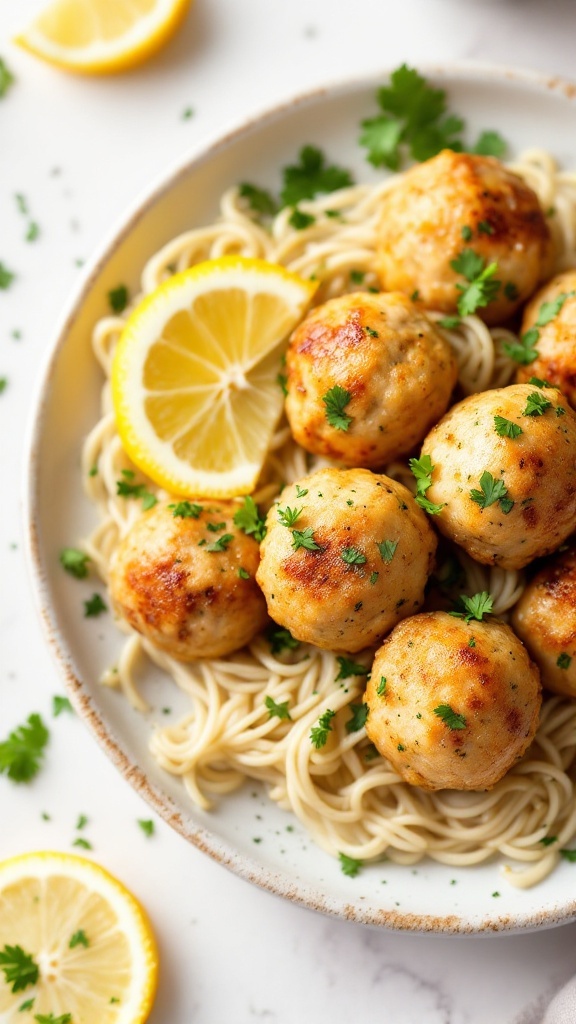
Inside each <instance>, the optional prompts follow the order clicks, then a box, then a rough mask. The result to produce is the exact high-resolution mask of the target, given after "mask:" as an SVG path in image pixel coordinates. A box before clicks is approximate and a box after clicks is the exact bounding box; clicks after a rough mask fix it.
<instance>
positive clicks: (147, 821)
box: [136, 818, 154, 839]
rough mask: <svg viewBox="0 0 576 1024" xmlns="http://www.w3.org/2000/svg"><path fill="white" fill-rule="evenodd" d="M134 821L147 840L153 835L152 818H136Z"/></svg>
mask: <svg viewBox="0 0 576 1024" xmlns="http://www.w3.org/2000/svg"><path fill="white" fill-rule="evenodd" d="M136 820H137V822H138V825H139V826H140V828H141V829H142V831H143V833H144V835H145V836H146V838H147V839H149V838H150V836H153V835H154V822H153V821H152V818H137V819H136Z"/></svg>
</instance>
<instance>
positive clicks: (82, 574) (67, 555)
mask: <svg viewBox="0 0 576 1024" xmlns="http://www.w3.org/2000/svg"><path fill="white" fill-rule="evenodd" d="M89 561H90V559H89V557H88V555H86V554H84V552H83V551H80V550H79V549H78V548H62V551H61V552H60V565H61V566H62V567H63V568H64V569H65V570H66V572H69V573H70V575H71V576H75V577H76V579H77V580H83V579H85V578H86V576H87V575H88V562H89Z"/></svg>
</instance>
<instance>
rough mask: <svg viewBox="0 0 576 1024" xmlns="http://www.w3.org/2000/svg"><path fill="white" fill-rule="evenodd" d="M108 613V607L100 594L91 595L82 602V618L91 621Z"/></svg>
mask: <svg viewBox="0 0 576 1024" xmlns="http://www.w3.org/2000/svg"><path fill="white" fill-rule="evenodd" d="M107 611H108V605H107V604H105V603H104V601H103V600H102V597H101V596H100V594H92V597H90V598H89V599H88V600H87V601H84V618H86V619H92V618H96V616H98V615H101V614H102V612H107Z"/></svg>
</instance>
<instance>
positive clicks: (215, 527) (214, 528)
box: [206, 523, 226, 533]
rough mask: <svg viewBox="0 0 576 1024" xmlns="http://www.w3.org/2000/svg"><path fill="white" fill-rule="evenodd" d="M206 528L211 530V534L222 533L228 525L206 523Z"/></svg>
mask: <svg viewBox="0 0 576 1024" xmlns="http://www.w3.org/2000/svg"><path fill="white" fill-rule="evenodd" d="M206 528H207V529H208V530H210V533H220V531H221V530H225V529H226V523H206Z"/></svg>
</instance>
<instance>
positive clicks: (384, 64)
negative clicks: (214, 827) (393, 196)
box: [0, 0, 576, 1024]
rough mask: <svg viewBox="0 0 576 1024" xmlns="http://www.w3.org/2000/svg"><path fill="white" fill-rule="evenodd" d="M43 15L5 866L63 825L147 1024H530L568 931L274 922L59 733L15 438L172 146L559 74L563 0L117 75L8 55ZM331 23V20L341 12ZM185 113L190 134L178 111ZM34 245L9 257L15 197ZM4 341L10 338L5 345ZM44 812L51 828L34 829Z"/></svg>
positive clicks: (14, 545)
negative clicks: (426, 90) (416, 77)
mask: <svg viewBox="0 0 576 1024" xmlns="http://www.w3.org/2000/svg"><path fill="white" fill-rule="evenodd" d="M37 7H38V3H36V2H35V0H2V4H1V16H0V56H3V57H4V58H5V59H6V61H7V62H8V64H9V66H10V68H11V69H12V70H13V72H14V75H15V77H16V79H17V82H16V84H15V85H14V87H13V88H12V90H11V91H10V93H9V95H8V96H7V97H6V99H5V100H3V101H0V260H3V261H4V262H5V263H7V264H8V265H9V266H10V267H11V268H12V269H14V271H15V272H16V274H17V279H16V280H15V282H14V285H13V287H12V288H10V289H9V290H8V291H5V292H2V293H0V377H5V378H7V380H8V385H7V387H6V389H5V390H4V392H3V393H2V394H1V396H0V438H1V449H0V460H1V466H2V480H3V481H4V483H3V487H2V514H1V517H0V579H1V581H2V584H1V586H0V650H1V652H2V653H1V657H0V738H3V737H4V736H5V735H6V734H7V732H8V731H9V729H10V728H12V727H13V726H14V725H16V724H17V723H19V722H21V721H23V720H24V719H25V718H26V717H27V715H28V714H30V712H31V711H39V712H40V713H42V715H43V716H44V718H45V719H46V720H49V721H50V727H51V732H52V737H51V743H50V747H49V752H48V756H47V759H46V766H45V768H44V769H43V771H42V772H41V773H40V775H39V776H38V777H37V779H36V780H35V781H34V783H33V784H32V785H30V786H15V785H13V784H11V783H10V782H9V781H8V780H7V779H6V778H4V777H0V856H2V857H4V856H9V855H12V854H16V853H19V852H23V851H25V850H31V849H42V848H60V849H70V847H71V842H72V840H73V838H74V826H75V822H76V820H77V817H78V815H79V814H80V813H83V814H86V815H87V816H88V818H89V824H88V826H87V828H86V834H87V836H88V837H89V839H90V841H91V842H92V844H93V847H94V852H93V855H94V857H95V858H96V859H98V860H99V861H100V862H101V863H102V864H104V865H105V866H107V867H108V868H109V869H110V870H111V871H113V872H114V873H116V874H117V875H118V876H119V877H120V878H123V879H125V880H126V881H127V882H128V883H129V885H130V886H131V887H132V888H133V890H134V891H135V893H136V894H137V895H138V896H139V897H140V899H141V900H142V901H143V903H144V904H145V905H146V907H147V909H148V911H149V913H150V916H151V918H152V920H153V922H154V925H155V928H156V931H157V935H158V939H159V943H160V949H161V955H162V970H161V979H160V988H159V993H158V999H157V1002H156V1005H155V1009H154V1011H153V1013H152V1016H151V1018H150V1020H151V1024H220V1022H222V1024H223V1022H225V1021H226V1022H234V1024H245V1022H248V1021H252V1020H262V1021H267V1022H276V1024H295V1022H296V1021H303V1020H310V1021H312V1020H321V1019H324V1020H329V1021H330V1022H331V1024H344V1022H348V1021H350V1020H352V1019H354V1018H357V1019H359V1020H362V1021H365V1022H369V1021H384V1020H386V1021H388V1022H390V1024H486V1022H487V1021H494V1022H498V1024H504V1022H505V1024H538V1022H539V1021H540V1017H541V1009H542V1007H543V1006H544V1005H545V1003H546V1001H547V999H548V998H549V996H550V993H551V992H552V991H553V990H554V989H555V988H556V987H557V986H558V985H559V984H560V983H561V982H562V981H563V980H564V979H565V978H567V977H568V976H569V975H570V974H571V973H572V972H573V971H574V970H575V968H576V956H575V955H574V946H573V945H572V944H573V943H574V942H575V940H576V925H573V926H568V927H564V928H559V929H556V930H553V931H549V932H543V933H539V934H534V935H523V936H505V935H504V936H493V937H481V938H467V937H462V938H448V937H436V936H428V937H420V936H413V935H402V934H392V933H384V932H379V931H375V930H370V929H368V928H364V927H361V926H358V925H354V924H351V923H347V922H344V921H339V920H332V919H328V918H324V917H322V916H320V915H319V914H315V913H313V912H311V911H307V910H304V909H302V908H300V907H297V906H294V905H291V904H290V903H287V902H282V901H281V900H279V899H276V898H273V897H271V896H270V895H268V894H266V893H264V892H261V891H259V890H257V889H255V888H253V887H251V886H249V885H248V884H247V883H245V882H244V881H241V880H240V879H238V878H236V877H235V876H233V875H231V874H229V873H228V872H227V871H225V870H224V869H223V868H221V867H219V866H218V865H217V864H215V863H213V862H212V861H211V860H209V859H208V858H207V857H206V856H204V855H203V854H201V853H200V852H199V851H198V850H196V849H195V848H193V847H190V846H188V845H187V844H186V843H185V842H184V840H182V839H181V838H180V837H179V836H177V835H176V834H175V833H174V832H172V831H171V829H170V828H169V827H168V826H167V825H166V824H164V823H163V822H162V821H159V820H157V821H156V833H155V835H154V837H152V838H151V839H149V840H147V839H146V838H145V837H144V836H143V835H142V833H141V832H140V830H139V829H138V826H137V824H136V819H138V818H143V817H149V816H150V811H149V809H148V808H147V806H145V805H144V804H143V803H142V801H141V800H140V798H139V797H138V796H137V795H136V794H135V793H134V792H133V791H132V790H131V789H130V787H129V786H128V785H127V784H126V783H125V782H124V781H123V780H122V779H121V777H120V776H119V775H118V774H117V772H116V770H115V769H114V768H113V767H112V765H111V763H110V762H109V761H108V760H107V758H106V757H105V755H104V754H103V753H102V751H101V750H100V749H99V747H98V746H97V745H96V743H95V741H94V740H93V738H92V737H91V736H90V735H89V734H88V732H87V731H86V729H85V727H84V726H83V725H82V723H81V722H80V721H79V720H78V719H77V718H75V717H73V716H71V715H61V716H60V717H58V718H56V719H53V718H51V702H52V695H53V694H57V693H62V692H63V686H62V682H61V680H60V679H59V678H58V675H57V671H56V669H55V667H54V664H53V662H52V659H51V656H50V654H49V652H48V650H47V648H46V644H45V641H44V638H43V636H42V634H41V629H40V624H39V621H38V618H37V615H36V611H35V607H34V604H33V598H32V592H31V585H30V581H29V578H28V576H27V572H26V569H25V563H24V554H23V537H22V525H21V522H20V516H21V511H20V492H21V477H22V469H23V467H22V462H23V441H22V439H23V434H24V430H25V425H26V422H27V420H28V417H29V415H30V396H31V394H32V392H33V385H34V383H35V378H36V374H37V370H38V365H39V362H40V361H41V359H42V356H43V352H44V348H45V345H46V342H47V339H48V338H49V337H50V335H51V333H52V329H53V325H54V322H55V320H56V318H57V316H58V314H59V311H60V309H61V307H62V305H63V303H64V301H65V299H66V297H67V295H68V293H69V291H70V290H71V289H72V288H73V287H74V284H75V281H76V279H77V275H78V273H79V271H78V266H77V264H78V261H80V260H86V259H89V258H90V256H91V254H92V253H93V251H94V249H95V248H96V247H97V246H98V245H99V244H100V242H101V240H102V238H103V237H104V235H105V234H107V233H108V232H109V230H110V228H111V226H112V225H113V224H114V222H115V221H116V220H117V218H118V217H119V216H121V214H122V212H123V211H124V209H125V208H126V206H127V205H129V204H130V203H131V202H132V201H133V199H134V196H135V195H137V194H138V193H139V192H140V191H141V190H142V189H143V188H145V187H146V186H147V185H148V184H149V183H150V181H151V180H152V179H153V178H154V177H155V176H157V175H158V174H159V173H160V172H162V171H163V170H164V169H166V168H168V166H169V165H170V164H172V163H173V162H174V161H176V160H178V159H179V158H180V157H181V156H182V155H183V154H184V153H185V152H186V151H187V150H188V149H189V148H191V147H193V146H197V145H199V144H200V143H201V141H202V139H203V138H204V137H206V136H208V135H210V136H212V135H213V134H214V133H215V132H216V131H217V130H219V129H220V127H222V129H224V128H225V127H228V126H229V125H231V124H232V123H234V121H236V120H241V119H243V118H244V117H245V115H247V114H249V113H250V112H253V111H258V110H260V109H262V108H263V107H265V106H267V105H272V104H273V103H274V102H275V101H277V100H279V99H283V98H287V97H288V96H290V94H291V93H293V92H295V91H302V90H304V89H306V88H309V87H313V86H316V85H320V84H322V83H323V82H325V81H327V80H330V81H331V80H333V79H335V78H337V77H346V76H348V75H355V74H369V73H372V72H373V73H378V72H379V71H380V70H382V69H386V68H390V67H393V66H395V65H397V64H399V63H400V62H401V61H402V60H407V61H409V62H413V63H418V62H419V61H427V62H431V63H435V62H442V61H448V60H475V61H481V62H493V63H498V64H501V65H502V64H512V65H515V66H518V67H527V68H530V67H532V68H535V69H539V70H542V71H545V72H547V73H550V74H556V73H559V74H564V75H567V76H570V75H574V64H573V53H574V39H575V34H576V5H575V4H574V2H573V0H547V2H546V3H545V4H544V3H542V2H541V0H523V2H522V0H401V2H400V3H396V2H392V0H354V3H353V4H352V5H344V4H341V5H339V4H337V3H335V2H334V0H291V2H290V3H288V2H286V0H284V2H282V0H241V3H239V2H238V0H211V2H209V0H196V5H195V7H194V8H193V10H192V12H191V14H190V17H189V19H188V21H187V23H186V25H185V27H184V28H183V30H182V31H181V32H180V34H179V36H178V37H177V39H176V40H175V41H173V43H172V44H171V45H170V46H169V47H168V48H167V49H166V50H165V51H164V52H163V53H162V54H161V55H160V56H159V57H158V58H157V59H155V60H154V61H153V62H152V63H150V64H148V65H147V66H145V67H144V68H143V69H141V70H140V71H137V72H136V73H133V74H132V75H129V76H125V77H117V78H114V79H101V80H89V79H88V80H82V79H80V78H70V77H68V76H66V75H63V74H60V73H58V72H56V71H53V70H51V69H50V68H48V67H44V66H42V65H41V64H39V63H37V62H35V61H34V60H33V59H32V58H29V57H27V56H26V55H24V54H22V53H20V52H18V51H17V50H16V49H15V47H13V46H12V45H11V43H10V41H9V39H10V35H11V33H12V32H13V31H14V30H15V29H16V28H17V27H18V25H19V24H21V23H22V21H25V20H26V18H27V16H28V15H29V14H31V13H32V12H33V11H34V10H35V9H36V8H37ZM337 9H340V10H341V11H345V10H346V11H347V13H342V14H336V10H337ZM187 108H192V109H193V111H194V114H193V116H192V117H189V118H183V116H182V115H183V112H184V111H185V110H186V109H187ZM17 192H20V193H23V194H24V195H25V196H26V197H27V200H28V204H29V207H30V211H31V216H32V217H33V219H34V220H36V221H37V222H38V224H39V225H40V230H41V234H40V237H39V238H38V240H37V241H36V242H35V243H34V244H29V243H26V242H25V241H24V240H23V230H22V228H23V222H22V218H21V216H20V215H19V214H18V211H17V208H16V203H15V200H14V194H15V193H17ZM14 331H17V332H19V336H18V337H15V336H14V334H13V332H14ZM42 812H45V813H47V814H49V815H50V820H49V821H44V820H43V819H42Z"/></svg>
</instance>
